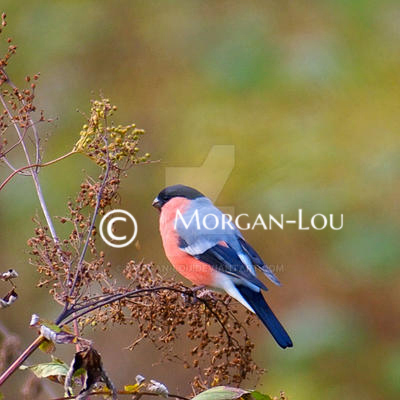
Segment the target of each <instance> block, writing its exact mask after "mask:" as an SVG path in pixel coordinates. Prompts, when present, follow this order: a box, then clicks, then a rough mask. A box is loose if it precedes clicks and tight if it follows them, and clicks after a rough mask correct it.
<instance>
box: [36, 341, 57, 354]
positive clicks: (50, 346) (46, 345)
mask: <svg viewBox="0 0 400 400" xmlns="http://www.w3.org/2000/svg"><path fill="white" fill-rule="evenodd" d="M39 349H40V350H42V351H43V352H44V353H47V354H50V353H53V352H54V350H55V349H56V345H55V344H54V343H53V342H52V341H51V340H47V339H45V340H43V342H42V343H41V344H40V346H39Z"/></svg>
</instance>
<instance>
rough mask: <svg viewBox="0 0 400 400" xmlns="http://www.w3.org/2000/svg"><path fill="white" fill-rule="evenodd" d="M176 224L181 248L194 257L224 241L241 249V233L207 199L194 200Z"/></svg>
mask: <svg viewBox="0 0 400 400" xmlns="http://www.w3.org/2000/svg"><path fill="white" fill-rule="evenodd" d="M175 224H176V226H175V229H176V231H177V232H178V234H179V237H180V241H181V243H180V246H179V247H180V248H181V249H182V250H184V251H185V252H186V253H188V254H190V255H192V256H196V255H198V254H202V253H204V252H205V251H207V250H208V249H210V248H212V247H214V246H215V245H216V244H218V243H219V242H222V241H224V242H227V243H229V244H230V245H231V244H233V247H234V248H237V249H239V248H240V244H239V238H241V237H242V235H241V233H240V232H239V230H238V229H237V228H236V227H235V225H234V224H233V223H232V222H229V221H228V220H227V216H225V215H224V214H223V213H222V212H221V211H220V210H219V209H218V208H217V207H215V206H214V205H213V204H212V202H211V200H209V199H207V198H206V197H201V198H198V199H195V200H193V201H192V203H191V206H190V207H189V208H188V209H187V210H186V211H185V212H184V213H183V215H182V216H177V217H176V220H175ZM235 250H236V249H235Z"/></svg>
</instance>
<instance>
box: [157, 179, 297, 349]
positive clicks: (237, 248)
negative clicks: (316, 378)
mask: <svg viewBox="0 0 400 400" xmlns="http://www.w3.org/2000/svg"><path fill="white" fill-rule="evenodd" d="M153 206H154V207H156V208H157V209H158V210H159V211H160V233H161V238H162V242H163V246H164V250H165V254H166V256H167V258H168V259H169V261H170V262H171V263H172V265H173V266H174V268H175V269H176V270H177V271H178V272H179V273H180V274H181V275H183V276H184V277H185V278H187V279H189V280H190V281H191V282H193V283H194V284H196V285H201V286H203V285H205V286H208V287H212V288H216V289H222V290H224V291H225V292H227V293H228V294H229V295H230V296H232V297H233V298H235V299H236V300H237V301H239V302H240V303H242V304H243V305H244V306H245V307H246V308H248V309H249V310H250V311H251V312H253V313H255V314H256V315H257V316H258V317H259V318H260V320H261V321H262V323H263V324H264V325H265V326H266V328H267V329H268V330H269V332H270V333H271V335H272V336H273V337H274V339H275V340H276V342H277V343H278V344H279V346H281V347H282V348H286V347H292V346H293V343H292V340H291V339H290V337H289V335H288V334H287V332H286V331H285V329H284V328H283V326H282V325H281V323H280V322H279V321H278V319H277V318H276V316H275V315H274V313H273V312H272V310H271V308H270V307H269V306H268V304H267V302H266V301H265V299H264V297H263V295H262V294H261V290H268V289H267V288H266V286H265V285H264V284H263V283H262V282H261V281H260V280H259V279H258V278H257V276H256V272H255V268H258V269H260V270H261V271H262V272H263V273H264V274H265V275H266V276H267V278H268V279H270V280H271V281H272V282H273V283H274V284H276V285H280V282H279V280H278V278H277V277H276V276H275V275H274V273H273V272H272V271H271V270H270V269H269V268H268V266H267V265H266V264H265V263H264V262H263V260H262V259H261V257H260V256H259V255H258V254H257V252H256V251H255V250H254V249H253V247H251V246H250V245H249V244H248V243H247V242H246V241H245V239H244V238H243V236H242V234H241V233H240V232H239V230H238V229H237V228H236V226H235V225H234V224H233V223H232V221H231V218H228V216H227V215H225V214H223V213H222V212H221V211H220V210H219V209H218V208H216V207H215V206H214V205H213V203H212V202H211V200H210V199H208V198H207V197H205V196H204V195H203V194H202V193H200V192H199V191H198V190H196V189H193V188H191V187H188V186H184V185H174V186H168V187H166V188H165V189H163V190H162V191H161V192H160V193H159V194H158V196H157V197H156V198H155V199H154V201H153Z"/></svg>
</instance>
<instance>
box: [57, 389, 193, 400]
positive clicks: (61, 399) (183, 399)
mask: <svg viewBox="0 0 400 400" xmlns="http://www.w3.org/2000/svg"><path fill="white" fill-rule="evenodd" d="M117 393H118V394H121V395H131V396H135V395H138V396H154V397H164V396H162V395H161V394H158V393H151V392H140V393H132V392H127V391H126V390H118V391H117ZM109 394H110V392H109V391H106V390H103V391H99V392H92V393H90V394H89V396H101V395H103V396H104V395H109ZM76 397H77V396H69V397H59V398H57V399H53V400H72V399H75V398H76ZM167 397H168V398H170V399H179V400H189V398H188V397H183V396H179V395H178V394H172V393H170V394H168V396H167ZM135 399H136V397H135Z"/></svg>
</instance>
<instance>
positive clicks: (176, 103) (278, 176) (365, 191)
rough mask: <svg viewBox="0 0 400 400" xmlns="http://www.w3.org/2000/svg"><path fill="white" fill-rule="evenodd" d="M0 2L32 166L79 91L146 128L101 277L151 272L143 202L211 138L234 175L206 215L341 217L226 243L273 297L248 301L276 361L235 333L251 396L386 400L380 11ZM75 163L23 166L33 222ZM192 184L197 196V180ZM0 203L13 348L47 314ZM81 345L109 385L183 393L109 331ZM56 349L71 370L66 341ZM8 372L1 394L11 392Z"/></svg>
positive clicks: (67, 119) (389, 144) (391, 170)
mask: <svg viewBox="0 0 400 400" xmlns="http://www.w3.org/2000/svg"><path fill="white" fill-rule="evenodd" d="M1 8H2V9H3V10H4V11H6V12H7V15H8V27H7V31H6V34H5V35H8V36H11V37H13V39H14V42H15V43H16V44H18V46H19V51H18V54H17V55H16V57H15V58H14V59H13V61H12V64H11V65H10V68H9V72H10V73H11V75H12V76H13V77H14V79H15V80H16V81H17V82H19V83H22V82H23V77H24V76H25V75H26V74H28V73H29V74H34V73H36V72H39V71H40V72H41V79H40V82H39V89H38V100H39V102H40V106H41V107H42V108H44V109H45V111H46V115H47V116H51V117H55V118H57V120H56V121H55V122H54V123H53V124H52V125H51V126H50V125H48V126H45V127H44V129H43V130H42V133H43V135H45V136H46V137H48V141H47V143H45V144H44V147H45V153H44V159H45V160H50V159H52V158H54V157H57V156H59V155H61V154H63V153H65V152H67V151H69V150H70V149H71V148H72V146H73V145H74V143H75V142H76V140H77V135H78V133H79V130H80V127H81V125H82V123H83V122H84V121H83V118H82V116H81V115H80V114H79V113H77V112H76V109H79V110H82V111H86V110H88V107H89V103H88V102H89V99H90V98H93V97H96V96H98V93H99V91H102V92H103V93H104V94H105V95H106V96H107V97H110V98H111V99H112V101H113V102H114V103H115V104H117V105H118V107H119V113H118V114H117V118H118V119H119V121H120V122H121V123H125V122H126V123H129V122H131V121H135V122H136V123H137V126H138V127H141V128H144V129H146V131H147V135H146V136H145V138H144V141H143V144H142V148H143V149H144V151H149V152H150V153H151V154H152V158H153V159H159V160H160V162H159V163H157V164H153V165H150V166H140V167H138V168H136V169H133V170H131V171H130V173H129V176H128V178H127V179H126V180H125V181H124V183H123V187H122V203H121V206H122V207H123V208H125V209H127V210H129V211H130V212H132V213H133V214H134V215H135V216H136V218H137V219H138V223H139V235H138V243H136V246H135V245H131V246H130V247H128V248H127V249H123V250H114V251H111V252H110V257H111V258H112V260H113V263H114V265H116V266H118V265H120V266H122V265H123V264H124V262H126V261H127V260H129V259H131V258H133V259H135V260H141V259H144V260H146V261H150V260H154V261H156V262H158V263H161V264H167V260H166V258H165V256H164V254H163V251H162V245H161V240H160V238H159V234H158V225H157V222H158V221H157V219H158V215H157V213H156V212H155V211H154V210H153V209H152V207H151V201H152V200H153V198H154V197H155V195H156V194H157V193H158V192H159V191H160V190H161V188H163V187H164V185H165V181H166V179H165V176H166V175H165V174H166V167H198V166H201V165H202V163H203V162H204V160H205V159H206V157H207V155H208V153H209V152H210V150H211V148H212V146H214V145H233V146H234V151H235V156H234V168H233V170H232V172H231V174H230V176H229V178H228V180H227V181H226V184H225V185H224V186H223V188H221V189H222V191H221V193H220V195H219V196H218V199H217V201H216V204H217V205H219V206H230V207H234V210H235V213H236V214H239V213H242V212H245V213H249V214H250V215H251V216H252V217H255V216H256V215H257V214H258V213H262V214H263V215H268V214H272V215H277V216H279V215H280V214H285V216H286V217H287V219H290V218H291V217H296V215H297V210H298V209H299V208H301V209H303V211H304V215H305V217H308V218H309V217H310V216H312V215H314V214H317V213H324V214H330V213H332V214H335V215H336V216H339V215H340V214H343V215H344V228H343V229H342V230H340V231H332V230H328V229H326V230H323V231H315V230H309V231H299V230H297V229H296V227H295V226H290V225H288V226H286V227H285V229H284V230H283V231H281V230H278V229H274V230H271V231H263V230H255V231H248V232H245V235H246V238H248V240H249V241H250V243H252V244H253V245H254V247H255V248H256V249H258V250H259V252H260V253H261V255H262V256H263V257H264V259H265V261H266V262H267V263H270V264H273V265H281V266H283V267H282V268H281V271H280V272H279V278H280V280H281V281H282V282H283V286H282V288H271V290H270V292H269V295H268V298H269V300H270V303H271V305H272V307H273V308H274V310H276V313H277V314H278V315H279V317H280V319H281V320H282V321H283V322H284V324H285V325H286V326H287V328H288V330H289V332H290V333H291V336H292V337H293V341H294V348H293V349H291V350H286V351H283V350H281V349H279V348H278V347H277V346H276V345H275V343H274V342H273V340H272V339H271V337H270V336H269V335H268V334H266V333H265V331H264V329H263V328H259V329H257V330H256V329H255V330H254V333H253V334H254V337H255V338H256V342H257V347H256V349H257V352H256V357H257V359H258V360H259V362H260V364H261V366H263V367H265V368H266V369H267V372H266V373H265V375H263V377H262V378H261V380H260V382H259V384H258V385H259V386H258V387H259V388H260V389H261V390H263V391H265V392H267V393H270V394H275V395H276V394H278V392H279V390H285V392H286V393H287V395H288V396H289V397H290V398H291V399H296V400H305V399H309V398H323V399H325V400H329V399H338V398H362V399H364V400H368V399H378V398H380V399H381V398H385V399H398V398H399V395H400V274H399V266H398V263H399V260H400V243H399V238H400V212H399V211H400V206H399V205H400V202H399V198H400V186H399V178H400V168H399V166H400V113H399V109H400V73H399V71H400V3H399V2H398V1H396V0H393V1H389V0H381V1H373V0H354V1H344V0H318V1H316V0H315V1H313V0H309V1H295V2H294V1H252V2H247V1H217V2H215V1H205V0H203V1H194V0H185V1H172V0H164V1H132V0H131V1H128V0H125V1H113V2H109V1H99V0H97V1H71V0H69V1H66V0H64V1H35V2H16V1H13V0H2V2H1ZM221 162H222V161H221ZM20 165H24V164H23V160H20ZM216 167H218V166H216ZM84 170H85V171H87V172H89V173H95V172H96V170H95V167H94V166H93V165H92V163H91V162H90V161H89V160H87V159H85V158H84V157H79V156H76V157H75V158H74V159H67V160H65V161H64V162H62V163H60V164H58V165H56V166H53V167H49V168H46V169H43V170H42V172H41V181H42V184H43V188H44V192H45V196H46V198H47V201H48V204H49V208H50V210H51V212H52V214H53V215H61V214H63V213H65V203H66V201H67V199H68V198H69V197H70V196H74V195H75V193H76V192H77V191H78V186H79V184H80V181H81V179H82V177H83V175H84V173H85V172H84ZM0 172H1V174H2V176H3V177H6V176H7V175H8V170H7V169H6V168H4V167H2V168H1V171H0ZM193 182H196V185H197V186H199V187H201V188H205V191H206V192H207V193H208V190H210V191H211V190H213V189H211V188H212V186H213V184H214V181H213V177H212V176H202V175H201V174H200V176H195V177H193ZM207 188H210V189H207ZM0 197H1V200H0V206H1V210H0V212H1V214H0V243H1V245H0V261H1V265H2V267H1V269H2V270H4V269H5V268H8V267H9V266H13V267H15V268H16V269H17V270H18V271H19V272H20V276H21V277H20V279H19V281H18V283H19V286H20V287H21V288H22V289H23V290H21V289H20V299H19V301H18V302H17V303H16V304H15V305H14V306H13V307H11V308H10V309H8V310H4V311H2V312H1V316H0V317H1V321H2V323H3V324H5V325H6V326H7V327H8V328H9V329H10V330H12V331H14V332H16V333H18V334H19V335H20V336H21V338H22V342H23V344H28V343H29V342H30V341H31V340H32V338H33V337H34V332H33V331H30V330H28V329H27V328H26V326H27V323H28V322H29V319H30V315H31V314H32V313H34V312H35V313H38V314H40V315H41V316H43V317H46V318H48V319H51V318H54V317H55V316H56V315H57V313H58V308H57V307H56V306H54V305H53V304H52V302H50V301H49V297H48V296H47V294H46V293H45V291H44V290H39V289H36V288H33V283H34V282H36V280H37V275H36V273H35V271H33V268H32V267H30V265H29V264H28V254H27V247H26V240H27V239H28V238H29V237H30V235H31V232H32V229H33V223H32V221H31V217H32V216H34V215H35V213H38V214H40V210H39V208H38V203H37V200H36V197H35V194H34V191H33V185H32V182H31V181H30V180H29V179H28V178H22V177H18V178H17V179H15V180H14V181H13V182H12V183H11V184H9V185H8V186H7V187H6V189H4V190H3V191H2V192H1V194H0ZM138 244H139V245H138ZM116 268H118V267H116ZM130 329H132V328H130ZM87 333H88V334H89V336H90V337H92V338H95V339H96V341H97V343H98V348H99V350H100V352H101V353H102V355H103V357H104V363H105V366H106V369H107V370H108V372H109V374H110V376H111V377H112V378H113V379H114V380H115V383H116V384H117V385H118V386H122V385H123V384H124V383H127V382H128V381H132V380H133V378H134V376H135V375H136V374H138V373H141V374H144V375H146V376H148V377H149V378H150V377H152V378H155V379H158V380H160V381H162V382H164V383H165V384H167V386H168V387H169V389H170V390H171V391H179V392H181V393H188V392H190V389H189V387H188V381H189V378H190V371H189V372H188V371H186V370H183V369H182V368H181V366H180V365H177V366H173V368H171V366H169V365H155V366H153V365H151V363H156V362H157V361H158V355H157V353H156V351H155V350H154V349H153V348H152V347H151V346H150V347H148V348H146V346H143V347H140V348H139V349H138V350H135V352H133V353H131V352H129V351H127V350H123V347H125V346H128V345H129V344H130V342H131V340H132V336H133V335H132V332H129V329H113V330H110V331H107V332H105V333H103V332H101V331H100V332H96V333H90V332H87ZM110 340H112V341H111V343H112V344H113V345H112V346H110ZM60 352H61V353H62V352H65V356H64V358H66V360H68V361H69V360H70V359H71V357H72V353H71V349H63V348H60ZM43 359H45V356H42V355H39V354H37V355H35V356H34V357H32V359H30V362H34V361H35V360H43ZM23 377H24V375H23V373H22V372H21V373H19V374H16V375H15V376H14V377H13V378H12V379H11V380H10V381H9V382H7V384H6V385H5V389H4V392H5V393H6V394H8V393H14V391H15V390H16V389H17V388H18V387H19V386H20V385H21V382H22V379H23ZM51 385H53V386H54V387H55V385H54V384H51ZM249 385H250V383H249ZM57 393H58V392H57Z"/></svg>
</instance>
